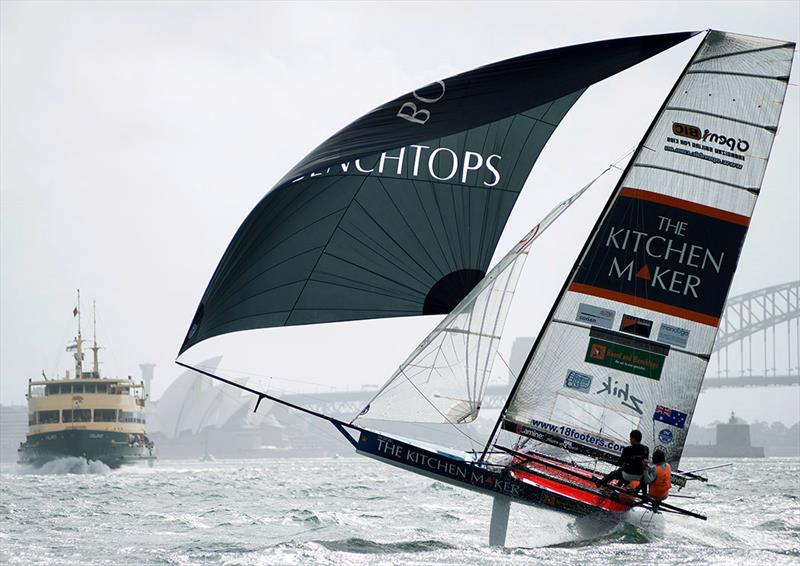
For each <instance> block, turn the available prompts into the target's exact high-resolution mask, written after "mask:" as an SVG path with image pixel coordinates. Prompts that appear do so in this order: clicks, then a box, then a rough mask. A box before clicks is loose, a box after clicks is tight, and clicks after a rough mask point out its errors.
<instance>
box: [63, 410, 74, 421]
mask: <svg viewBox="0 0 800 566" xmlns="http://www.w3.org/2000/svg"><path fill="white" fill-rule="evenodd" d="M61 422H62V423H71V422H72V409H64V410H63V411H61Z"/></svg>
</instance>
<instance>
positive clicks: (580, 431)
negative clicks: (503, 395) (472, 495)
mask: <svg viewBox="0 0 800 566" xmlns="http://www.w3.org/2000/svg"><path fill="white" fill-rule="evenodd" d="M793 51H794V44H791V43H786V42H781V41H774V40H768V39H761V38H755V37H749V36H742V35H736V34H730V33H724V32H717V31H711V32H709V33H708V35H707V36H706V38H705V39H704V40H703V42H702V44H701V45H700V47H699V49H698V51H697V53H696V54H695V56H694V57H693V59H692V60H691V62H690V63H689V65H688V67H687V70H686V71H685V73H684V74H683V75H682V77H681V78H680V79H679V81H678V83H677V84H676V86H675V88H674V90H673V91H672V93H671V95H670V96H669V98H668V99H667V101H666V103H665V105H664V107H663V109H662V111H661V112H660V114H659V115H658V116H657V118H656V121H655V122H654V124H653V126H652V127H651V129H650V131H649V132H648V134H647V135H646V137H645V139H644V141H643V143H642V145H641V147H640V148H639V150H638V151H637V153H636V154H635V155H634V159H633V162H632V163H631V166H629V168H628V169H627V172H626V174H625V175H624V176H623V177H622V179H621V180H620V183H619V185H618V187H617V189H616V191H615V193H614V195H613V196H612V198H611V200H610V201H609V206H608V207H607V208H606V211H605V213H604V215H603V217H602V218H601V221H600V223H599V224H598V226H597V227H596V229H595V230H594V232H593V233H592V235H591V236H590V239H589V242H588V243H587V246H586V248H585V249H584V252H583V254H582V255H581V257H580V259H579V261H578V263H577V264H576V267H575V269H574V271H573V273H572V275H571V278H570V279H569V280H568V285H567V286H566V287H565V291H564V292H563V294H562V295H561V296H560V297H559V299H558V302H557V304H556V306H555V307H554V310H553V312H552V315H551V318H550V319H549V321H548V322H547V324H546V326H545V328H544V330H543V333H542V335H541V336H540V339H539V340H538V341H537V344H536V345H535V346H534V348H533V350H532V352H531V356H530V357H529V359H528V363H527V364H526V366H525V369H524V372H523V375H522V376H521V377H520V380H519V381H518V383H517V386H516V388H515V391H514V394H513V396H512V398H511V399H510V402H509V404H508V407H507V410H506V411H505V414H504V415H501V420H502V426H503V428H504V429H505V430H507V431H511V432H513V433H516V434H522V435H524V436H528V437H532V438H536V439H539V440H543V441H545V442H548V443H551V444H556V445H560V446H562V447H565V448H567V449H569V450H576V451H584V452H589V453H591V454H594V455H597V456H599V457H604V456H605V457H606V459H608V458H611V457H613V455H615V454H618V453H619V451H620V450H621V448H622V446H624V445H625V444H626V440H627V437H628V433H629V432H630V430H631V429H633V428H638V429H640V430H641V431H642V433H643V434H644V443H645V444H647V445H649V446H650V447H651V449H652V448H655V447H658V448H661V449H662V450H664V451H665V453H666V455H667V459H668V460H669V461H672V462H678V461H679V460H680V456H681V452H682V450H683V445H684V443H685V441H686V435H687V432H688V429H689V424H690V422H691V419H692V415H693V412H694V408H695V405H696V402H697V397H698V395H699V393H700V387H701V384H702V381H703V375H704V372H705V369H706V365H707V362H708V357H709V355H710V353H711V350H712V346H713V343H714V338H715V336H716V333H717V328H718V326H719V317H720V316H721V313H722V310H723V307H724V305H725V300H726V297H727V294H728V289H729V287H730V284H731V280H732V278H733V274H734V272H735V270H736V265H737V262H738V258H739V253H740V250H741V246H742V244H743V241H744V237H745V235H746V232H747V228H748V225H749V222H750V216H751V215H752V213H753V208H754V206H755V203H756V199H757V198H758V194H759V191H760V189H761V182H762V179H763V177H764V171H765V169H766V165H767V160H768V158H769V154H770V150H771V148H772V142H773V139H774V137H775V132H776V129H777V125H778V119H779V117H780V113H781V109H782V106H783V99H784V96H785V93H786V87H787V83H788V77H789V72H790V68H791V62H792V57H793Z"/></svg>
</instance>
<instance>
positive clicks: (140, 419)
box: [122, 411, 144, 423]
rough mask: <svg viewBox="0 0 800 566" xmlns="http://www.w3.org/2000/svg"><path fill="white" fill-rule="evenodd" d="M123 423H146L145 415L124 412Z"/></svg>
mask: <svg viewBox="0 0 800 566" xmlns="http://www.w3.org/2000/svg"><path fill="white" fill-rule="evenodd" d="M122 422H124V423H144V413H139V412H136V413H134V412H132V411H122Z"/></svg>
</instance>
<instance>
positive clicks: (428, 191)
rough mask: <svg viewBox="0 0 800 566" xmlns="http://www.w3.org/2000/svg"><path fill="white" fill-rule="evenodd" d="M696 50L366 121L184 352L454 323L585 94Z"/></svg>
mask: <svg viewBox="0 0 800 566" xmlns="http://www.w3.org/2000/svg"><path fill="white" fill-rule="evenodd" d="M692 35H694V34H693V33H691V32H684V33H672V34H664V35H654V36H642V37H632V38H626V39H615V40H609V41H599V42H594V43H587V44H583V45H577V46H571V47H564V48H560V49H554V50H550V51H543V52H540V53H534V54H530V55H525V56H521V57H516V58H513V59H508V60H506V61H502V62H499V63H494V64H492V65H487V66H484V67H480V68H478V69H475V70H473V71H469V72H466V73H462V74H460V75H456V76H454V77H451V78H448V79H444V80H442V81H437V82H435V83H432V84H430V85H428V86H425V87H423V88H420V89H417V90H416V91H413V92H411V93H408V94H406V95H404V96H401V97H399V98H397V99H395V100H393V101H391V102H388V103H386V104H384V105H383V106H380V107H379V108H377V109H375V110H373V111H372V112H370V113H368V114H366V115H365V116H363V117H362V118H359V119H358V120H356V121H355V122H353V123H352V124H350V125H349V126H347V127H345V128H344V129H342V130H341V131H339V132H338V133H336V134H334V135H333V136H332V137H331V138H330V139H328V140H327V141H325V142H324V143H323V144H321V145H320V146H319V147H318V148H317V149H315V150H314V151H313V152H311V154H309V155H308V156H307V157H306V158H305V159H303V160H302V161H301V162H300V163H299V164H297V165H296V166H295V167H294V168H293V169H292V170H291V171H290V172H289V173H287V175H286V176H284V177H283V179H281V181H280V182H279V183H278V184H277V185H275V187H274V188H273V189H272V190H271V191H269V192H268V193H267V194H266V196H265V197H264V198H263V199H262V200H261V202H259V204H258V205H257V206H256V208H255V209H254V210H253V211H252V212H251V213H250V215H249V216H248V217H247V219H246V220H245V221H244V223H243V224H242V226H241V227H240V228H239V230H238V231H237V233H236V235H235V236H234V238H233V240H232V241H231V243H230V245H229V246H228V249H227V250H226V252H225V254H224V256H223V258H222V260H221V261H220V263H219V265H218V267H217V269H216V271H215V273H214V275H213V277H212V279H211V282H210V283H209V285H208V288H207V289H206V291H205V293H204V295H203V298H202V300H201V302H200V305H199V307H198V309H197V312H196V314H195V317H194V319H193V321H192V324H191V326H190V328H189V331H188V333H187V336H186V339H185V340H184V343H183V345H182V346H181V353H182V352H184V351H185V350H187V349H188V348H190V347H191V346H193V345H194V344H197V343H198V342H200V341H202V340H205V339H207V338H210V337H212V336H217V335H221V334H226V333H230V332H235V331H240V330H248V329H255V328H269V327H276V326H292V325H300V324H313V323H323V322H336V321H346V320H361V319H372V318H387V317H399V316H414V315H425V314H446V313H449V312H450V311H451V310H452V309H453V308H454V307H455V306H456V305H458V303H459V302H460V301H461V300H462V299H463V298H464V297H465V296H466V295H467V294H468V293H469V292H470V290H471V289H472V288H473V287H474V286H475V285H476V284H477V283H478V282H479V281H480V280H481V279H482V278H483V277H484V275H485V274H486V270H487V268H488V265H489V261H490V260H491V257H492V254H493V253H494V251H495V247H496V245H497V242H498V240H499V238H500V234H501V232H502V230H503V227H504V226H505V223H506V221H507V219H508V216H509V214H510V213H511V210H512V208H513V206H514V203H515V202H516V199H517V196H518V195H519V192H520V191H521V190H522V187H523V185H524V184H525V181H526V179H527V178H528V174H529V173H530V170H531V168H532V167H533V164H534V162H535V161H536V159H537V158H538V156H539V153H540V152H541V150H542V148H543V147H544V145H545V143H546V142H547V141H548V139H549V138H550V136H551V135H552V133H553V131H554V130H555V128H556V127H557V126H558V124H559V122H560V121H561V119H562V118H563V117H564V115H565V114H566V113H567V111H568V110H569V109H570V108H571V107H572V105H573V104H574V103H575V101H576V100H577V99H578V98H579V97H580V96H581V94H582V93H583V91H584V90H585V89H586V88H587V87H589V86H590V85H592V84H593V83H595V82H598V81H600V80H603V79H605V78H607V77H609V76H611V75H613V74H615V73H618V72H620V71H622V70H624V69H627V68H628V67H630V66H632V65H635V64H637V63H639V62H641V61H643V60H645V59H647V58H649V57H651V56H653V55H655V54H657V53H660V52H661V51H663V50H665V49H667V48H669V47H672V46H673V45H675V44H677V43H680V42H681V41H684V40H686V39H688V38H689V37H691V36H692Z"/></svg>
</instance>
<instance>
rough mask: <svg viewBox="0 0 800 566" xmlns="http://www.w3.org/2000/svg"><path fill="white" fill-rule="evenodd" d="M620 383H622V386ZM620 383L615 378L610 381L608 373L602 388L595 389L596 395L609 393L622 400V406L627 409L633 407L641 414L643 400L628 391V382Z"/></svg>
mask: <svg viewBox="0 0 800 566" xmlns="http://www.w3.org/2000/svg"><path fill="white" fill-rule="evenodd" d="M622 385H624V387H623V386H622ZM622 385H620V383H619V381H617V380H616V379H615V380H613V383H612V379H611V376H610V375H609V376H608V377H606V380H605V381H604V382H603V388H602V389H601V390H600V391H597V392H596V395H603V394H606V395H611V396H612V397H616V398H617V399H619V400H620V401H621V402H622V406H623V407H628V408H629V409H633V410H634V411H636V412H637V413H639V414H640V415H641V414H643V412H642V403H643V402H644V401H642V400H641V399H639V398H638V397H636V396H635V395H634V394H632V393H631V392H630V389H631V388H630V385H629V384H627V383H623V384H622Z"/></svg>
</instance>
